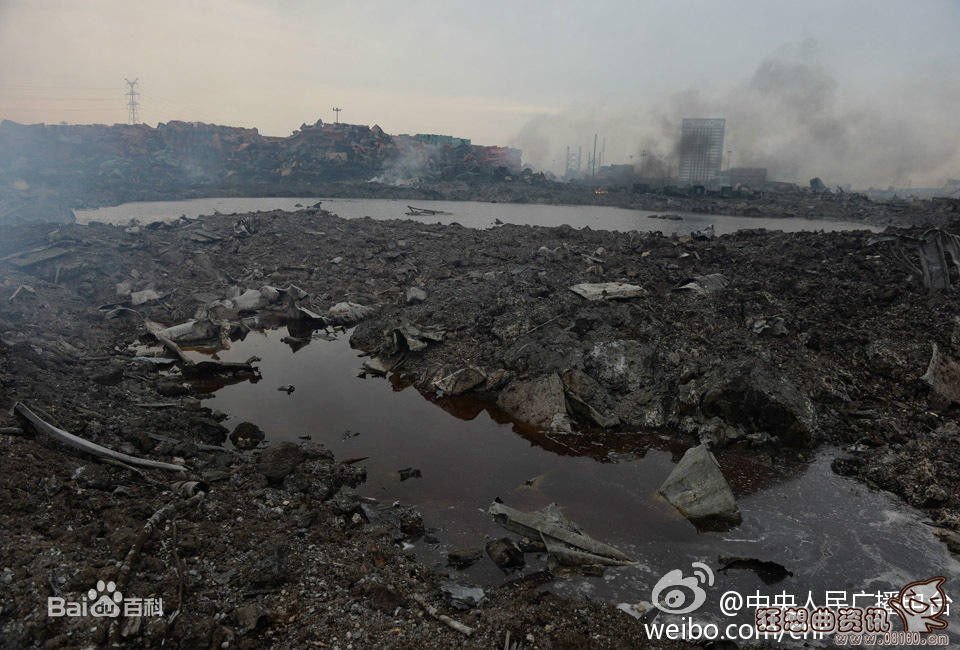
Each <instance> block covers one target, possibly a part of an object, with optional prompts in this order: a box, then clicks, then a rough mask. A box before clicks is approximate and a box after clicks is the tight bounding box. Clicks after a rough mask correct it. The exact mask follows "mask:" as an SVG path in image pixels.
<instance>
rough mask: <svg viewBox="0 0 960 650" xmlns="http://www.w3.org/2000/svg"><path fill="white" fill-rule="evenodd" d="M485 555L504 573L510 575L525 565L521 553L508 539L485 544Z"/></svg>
mask: <svg viewBox="0 0 960 650" xmlns="http://www.w3.org/2000/svg"><path fill="white" fill-rule="evenodd" d="M486 551H487V555H488V556H489V557H490V559H491V560H493V563H494V564H496V565H497V566H498V567H500V569H501V570H502V571H503V572H504V573H512V572H513V571H516V570H517V569H520V568H521V567H523V565H524V564H525V560H524V558H523V551H521V550H520V547H519V546H517V543H516V542H514V541H513V540H511V539H510V538H509V537H502V538H500V539H495V540H492V541H490V542H487V546H486Z"/></svg>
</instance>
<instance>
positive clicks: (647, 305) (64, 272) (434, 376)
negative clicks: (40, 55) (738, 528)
mask: <svg viewBox="0 0 960 650" xmlns="http://www.w3.org/2000/svg"><path fill="white" fill-rule="evenodd" d="M958 231H960V223H958V224H952V225H946V226H945V227H944V229H943V230H935V231H928V230H925V229H923V228H919V227H910V228H888V229H887V230H886V231H885V232H884V233H879V234H874V233H869V232H865V231H860V232H843V233H822V232H821V233H814V232H804V233H789V234H785V233H781V232H768V231H760V230H752V231H740V232H737V233H734V234H731V235H725V236H722V237H714V236H713V235H712V233H701V234H699V235H697V234H695V236H692V237H691V236H679V237H678V236H673V237H667V236H663V235H660V234H658V233H639V232H635V233H614V232H606V231H595V230H590V229H583V230H574V229H573V228H570V227H563V226H561V227H554V228H544V227H532V226H512V225H502V226H498V227H495V228H492V229H489V230H471V229H467V228H463V227H460V226H457V225H448V226H442V225H426V224H422V223H415V222H410V221H375V220H372V219H353V220H344V219H341V218H339V217H337V216H335V215H332V214H330V213H328V212H325V211H324V210H322V209H320V208H319V207H314V208H310V209H305V210H302V211H300V212H296V213H285V212H269V213H255V214H246V215H216V216H210V217H203V218H201V219H199V220H195V221H190V220H185V219H183V220H179V221H176V222H173V223H169V224H150V225H141V224H131V225H129V226H119V227H118V226H111V225H103V224H90V225H88V226H78V225H72V224H67V225H49V224H47V225H43V224H30V225H20V226H9V227H3V228H2V229H0V266H2V274H0V396H2V398H3V404H2V406H3V407H4V411H3V415H2V416H0V434H2V435H0V444H2V445H3V451H2V454H0V459H2V463H3V467H2V470H0V506H2V507H0V531H2V532H3V535H4V538H5V540H6V543H5V544H4V545H3V549H2V551H0V553H2V555H0V570H2V572H3V575H2V581H3V584H4V593H5V595H6V597H5V598H4V603H3V609H2V614H0V645H3V646H5V647H88V646H92V645H103V644H107V643H116V644H123V645H124V646H129V647H159V646H161V645H164V644H171V645H172V646H173V647H185V648H186V647H189V648H206V647H210V648H219V647H251V648H252V647H265V646H266V647H310V646H315V647H340V648H351V647H352V648H367V647H401V648H402V647H410V648H413V647H417V648H421V647H437V648H441V647H444V648H445V647H477V648H487V647H510V648H519V647H522V648H591V647H595V648H608V647H624V648H625V647H644V645H643V644H644V643H645V641H644V633H643V630H642V625H641V623H640V622H638V621H636V620H634V619H633V618H631V617H630V616H627V615H626V614H624V613H623V612H622V611H618V610H617V609H616V607H615V606H614V604H612V603H611V604H607V603H596V602H585V601H577V600H569V599H563V598H560V597H558V596H555V595H553V594H550V593H546V592H544V591H542V590H540V589H538V587H539V586H540V585H541V584H543V582H544V581H549V580H550V576H549V575H537V576H529V575H528V576H521V577H516V578H514V579H507V580H506V582H505V583H504V584H503V586H501V587H499V588H498V589H495V590H487V591H486V593H484V592H483V590H476V589H471V588H469V587H468V586H463V585H458V584H450V583H449V580H448V576H446V575H441V574H438V573H436V572H434V571H432V570H431V569H429V568H427V567H425V566H423V565H421V564H418V563H417V561H416V560H415V559H414V558H413V556H412V554H410V552H409V550H408V547H409V545H408V544H407V543H408V542H410V541H412V540H416V539H417V538H418V537H419V536H420V535H421V534H422V533H423V528H424V522H423V521H422V518H421V517H420V515H419V514H418V513H417V512H416V510H415V509H414V508H412V507H410V505H409V504H391V503H378V502H375V501H372V500H370V499H366V498H361V497H359V496H358V495H357V494H356V492H355V491H354V490H353V489H352V488H354V487H356V486H357V485H359V484H360V483H361V482H362V481H363V480H364V470H363V467H362V465H361V464H344V463H341V462H339V460H340V459H336V458H334V457H333V455H332V454H331V453H330V452H329V451H328V450H326V449H324V448H323V447H321V446H320V445H317V444H315V443H311V442H293V441H281V440H276V439H273V438H272V437H271V432H270V431H260V430H259V429H258V428H257V427H255V426H253V425H247V426H241V427H237V428H236V429H235V430H234V431H230V430H228V429H227V428H226V427H225V426H224V425H223V424H222V422H223V420H224V417H225V416H224V415H223V414H222V413H218V412H216V411H214V410H211V409H210V408H208V407H207V406H206V405H205V397H206V396H207V395H208V391H209V390H211V387H215V386H216V385H218V384H219V385H222V384H223V383H224V382H231V381H246V380H248V379H251V378H256V376H257V374H258V372H259V370H258V368H257V359H255V358H254V359H249V360H246V361H244V362H230V363H228V362H223V361H220V360H218V359H217V358H216V357H215V356H213V357H210V356H203V357H200V356H197V355H196V354H195V353H193V350H194V349H195V348H205V349H208V350H209V349H214V350H215V349H222V348H225V347H228V346H229V345H230V344H231V342H232V341H236V340H237V339H239V338H242V337H244V336H245V335H246V333H247V332H249V331H250V330H252V329H258V328H264V327H271V326H275V324H277V323H285V324H287V326H288V327H289V328H290V331H291V336H290V339H291V340H290V341H289V343H290V344H292V345H309V344H310V341H311V337H312V336H314V335H315V334H316V333H318V332H338V333H339V334H340V335H347V334H346V333H347V332H348V331H349V332H350V337H351V338H350V342H351V345H352V346H353V347H355V348H356V349H357V350H358V352H362V353H364V354H365V355H366V356H364V357H363V358H362V359H361V358H358V371H362V372H366V373H368V374H370V375H386V376H391V377H393V378H395V379H398V380H400V381H402V382H405V383H407V384H411V385H413V386H414V387H416V389H417V390H419V391H420V392H421V393H423V395H424V397H425V398H428V399H437V398H440V397H448V396H458V395H471V396H473V397H476V398H478V399H480V400H485V401H487V402H489V403H491V404H496V405H497V407H498V408H499V409H500V410H501V411H503V412H505V413H506V414H508V415H509V416H510V417H511V418H512V419H513V420H514V421H515V422H516V423H517V427H518V430H524V428H526V429H527V430H530V431H540V432H548V433H549V434H550V435H551V439H552V440H560V441H562V443H563V446H564V447H565V448H566V449H568V450H569V449H579V448H582V447H585V446H587V445H586V444H585V442H586V441H598V440H599V441H609V440H616V441H617V445H618V446H622V445H624V444H629V441H630V440H631V439H632V437H633V436H640V435H648V434H650V433H657V434H661V435H664V436H669V438H670V439H672V440H674V441H677V442H679V443H682V446H683V447H686V448H688V451H687V452H686V454H685V455H683V459H682V460H680V458H679V457H678V458H677V460H680V463H679V464H678V465H677V468H676V469H675V471H674V473H673V474H671V476H670V478H669V479H668V480H667V481H666V482H665V483H664V485H663V487H661V490H660V492H661V494H662V496H663V497H664V498H666V499H667V500H668V501H669V502H670V503H672V504H673V505H675V506H676V507H677V509H678V510H679V511H680V512H681V513H682V514H683V515H684V516H687V517H688V518H689V519H690V520H691V521H692V522H693V523H694V524H696V525H697V526H698V527H703V528H704V529H714V528H716V527H721V528H725V527H730V526H735V525H736V523H737V521H738V520H739V512H738V510H737V505H736V489H733V490H731V487H730V485H728V484H727V482H726V481H725V480H724V474H723V470H724V467H723V458H724V455H723V454H724V451H725V450H730V449H738V450H748V451H749V453H750V454H752V455H754V456H755V457H756V458H757V459H760V462H761V463H765V464H767V465H769V467H770V468H771V471H776V470H777V468H778V467H780V466H781V464H782V463H783V462H784V461H786V460H796V458H797V457H805V456H807V455H809V454H811V452H812V450H814V449H815V448H817V447H819V446H822V445H834V446H838V447H839V448H840V449H841V450H842V453H841V455H840V456H839V457H838V459H837V461H836V462H835V463H834V469H835V471H837V472H838V473H841V474H844V475H848V476H855V477H858V478H859V479H860V480H863V481H865V482H867V483H868V484H870V485H872V486H875V487H878V488H881V489H885V490H889V491H891V492H894V493H895V494H897V495H899V496H900V497H902V498H903V499H904V500H905V501H906V502H908V503H910V504H911V505H914V506H916V507H919V508H922V509H924V510H926V511H927V512H928V513H929V515H930V518H931V520H932V521H933V522H935V524H936V526H937V529H938V531H939V534H940V535H941V536H942V537H943V539H944V541H945V542H946V543H947V544H948V545H950V547H951V548H952V549H960V516H958V513H960V493H958V490H957V488H958V486H960V470H958V469H957V468H958V467H960V464H958V461H960V428H958V426H957V421H956V415H957V411H956V402H958V401H960V370H958V368H960V367H958V365H957V363H958V362H957V361H956V359H957V358H958V357H960V318H958V317H957V315H956V314H957V310H956V291H957V281H958V277H960V276H958V271H960V267H958V266H957V263H958V261H960V260H957V259H956V257H955V256H954V255H953V253H952V251H954V250H957V248H956V241H957V240H956V239H955V238H954V236H953V235H951V234H950V233H951V232H958ZM276 380H277V382H278V385H279V383H282V382H283V378H282V377H280V378H276ZM294 388H295V387H293V386H283V387H281V389H282V390H288V391H292V390H293V389H294ZM309 433H310V432H309V431H305V432H304V434H309ZM228 441H229V442H228ZM464 453H465V454H470V453H471V450H469V449H466V450H464ZM718 459H719V462H718ZM181 470H182V471H181ZM734 488H736V486H734ZM704 495H706V496H704ZM479 505H480V507H484V508H486V507H488V506H489V504H479ZM558 505H559V506H560V508H562V505H563V504H558ZM798 507H800V506H798ZM802 507H815V504H808V505H807V506H802ZM489 512H490V514H491V516H493V517H495V518H497V519H498V520H503V521H502V523H503V524H504V527H505V529H506V530H505V531H504V532H505V534H506V533H512V536H506V537H504V539H503V540H498V543H491V544H488V545H487V547H486V548H482V547H480V548H478V549H458V550H457V552H456V553H453V552H451V557H450V564H451V566H453V567H456V566H458V565H459V566H465V565H468V564H470V563H473V562H476V561H488V559H486V558H484V557H483V556H484V555H487V556H489V560H490V561H495V562H497V563H498V564H501V562H502V564H501V566H505V567H508V568H509V567H510V566H511V565H516V564H518V563H521V564H522V562H523V554H524V553H527V552H538V549H539V550H543V549H545V550H546V551H547V552H548V553H549V554H550V555H552V556H553V557H555V558H556V559H557V564H558V565H577V564H586V565H593V564H601V565H602V564H618V563H624V562H630V561H632V560H634V559H636V558H628V557H627V556H625V555H624V554H623V553H622V552H620V551H619V550H618V549H616V548H613V547H610V546H608V545H606V544H604V543H603V541H602V540H594V539H592V538H590V537H589V536H588V535H586V533H584V532H583V531H579V529H578V528H577V527H576V524H574V523H573V522H570V521H568V520H566V519H565V518H564V517H563V516H562V514H561V513H560V512H559V511H558V510H556V509H550V510H548V511H543V512H537V513H524V512H520V511H518V510H515V509H513V508H511V507H510V504H499V503H494V504H493V506H489ZM538 536H539V539H537V537H538ZM531 538H533V539H532V540H531ZM531 541H532V542H533V544H532V546H533V547H538V548H537V549H534V550H531V549H530V546H531ZM525 547H526V548H525ZM731 562H733V561H731ZM556 570H557V571H560V570H563V569H562V567H559V566H558V567H557V569H556ZM98 580H109V581H113V582H114V583H115V584H116V587H117V589H118V590H120V591H123V592H125V593H126V592H128V593H131V594H137V595H138V596H141V597H147V596H151V597H158V598H162V599H163V602H164V613H165V615H164V616H162V617H154V618H147V617H144V618H127V617H120V618H117V619H110V618H106V619H101V620H98V624H97V625H95V626H91V625H90V624H89V621H86V620H84V619H71V618H59V619H50V618H48V617H47V610H46V602H47V598H48V597H50V596H61V597H65V598H79V597H80V595H81V594H83V593H85V592H86V591H87V590H88V589H89V588H90V587H91V586H92V585H94V584H96V583H97V581H98ZM478 591H479V593H477V592H478ZM677 645H678V646H679V643H678V644H677ZM657 647H670V646H665V645H664V644H663V643H660V644H659V645H658V646H657Z"/></svg>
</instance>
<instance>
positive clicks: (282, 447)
mask: <svg viewBox="0 0 960 650" xmlns="http://www.w3.org/2000/svg"><path fill="white" fill-rule="evenodd" d="M305 458H306V454H305V453H304V451H303V448H301V447H300V446H299V445H296V444H294V443H292V442H279V443H276V444H273V445H270V446H269V447H267V448H266V449H264V450H263V452H262V453H261V454H260V458H259V460H258V461H257V471H258V472H260V473H261V474H263V475H264V476H266V477H267V478H268V479H270V480H272V481H282V480H283V479H284V478H286V477H287V475H288V474H292V473H293V472H295V471H296V469H297V467H298V466H299V465H300V463H302V462H303V461H304V459H305Z"/></svg>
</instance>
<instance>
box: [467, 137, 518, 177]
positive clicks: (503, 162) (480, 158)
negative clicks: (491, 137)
mask: <svg viewBox="0 0 960 650" xmlns="http://www.w3.org/2000/svg"><path fill="white" fill-rule="evenodd" d="M472 150H473V155H474V157H475V158H476V160H477V162H478V163H479V164H481V165H484V166H486V167H506V168H507V169H509V170H510V171H512V172H519V171H520V169H521V167H522V164H521V163H522V157H523V152H521V151H520V150H519V149H514V148H513V147H485V146H482V145H476V144H475V145H473V147H472Z"/></svg>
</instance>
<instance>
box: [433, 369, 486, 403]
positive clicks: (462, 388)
mask: <svg viewBox="0 0 960 650" xmlns="http://www.w3.org/2000/svg"><path fill="white" fill-rule="evenodd" d="M486 381H487V376H486V375H485V374H484V373H483V372H482V371H481V370H480V369H478V368H473V367H467V368H461V369H459V370H455V371H454V372H452V373H450V374H449V375H445V376H443V377H440V378H438V379H435V380H434V382H433V385H434V386H435V387H436V388H437V390H439V391H440V392H442V393H443V394H444V395H445V396H449V397H454V396H456V395H463V394H464V393H466V392H469V391H471V390H473V389H474V388H477V387H478V386H481V385H483V384H485V383H486Z"/></svg>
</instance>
